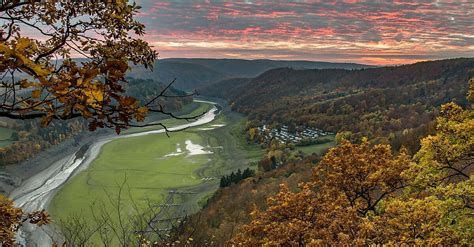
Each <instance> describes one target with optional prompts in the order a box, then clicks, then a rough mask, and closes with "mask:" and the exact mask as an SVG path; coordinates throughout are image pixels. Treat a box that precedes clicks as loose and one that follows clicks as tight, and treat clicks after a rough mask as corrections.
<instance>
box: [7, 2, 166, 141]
mask: <svg viewBox="0 0 474 247" xmlns="http://www.w3.org/2000/svg"><path fill="white" fill-rule="evenodd" d="M139 9H140V7H139V6H137V5H136V4H135V3H129V2H128V1H124V0H117V1H52V0H46V1H39V0H25V1H20V0H6V1H2V2H1V3H0V19H1V22H0V25H1V27H2V28H1V29H0V54H1V56H0V74H1V81H0V86H1V87H2V94H1V97H3V98H2V100H1V102H2V103H1V104H0V116H2V117H8V118H13V119H34V118H41V121H42V123H43V125H44V126H46V125H48V124H49V123H50V121H51V120H52V119H70V118H75V117H83V118H85V119H87V120H88V121H89V128H90V129H91V130H94V129H96V128H97V127H110V128H114V129H115V130H116V131H117V133H119V132H120V130H121V129H123V128H127V127H129V126H132V125H133V121H139V122H140V121H143V120H144V118H145V116H146V115H147V113H148V112H160V113H164V114H168V115H170V116H173V115H172V113H170V112H166V111H165V109H164V108H163V107H162V106H161V105H160V104H155V103H156V102H157V100H158V98H165V97H169V96H171V95H167V94H166V90H167V89H168V88H169V87H166V88H165V90H163V91H162V92H159V93H157V96H156V97H154V98H153V99H151V100H150V101H149V102H147V103H146V104H143V105H140V102H139V101H138V100H137V99H135V98H133V97H130V96H128V95H127V94H126V92H125V84H126V83H127V80H126V79H125V74H126V72H127V70H128V69H129V65H130V64H134V65H142V66H144V67H145V68H151V67H152V65H153V62H154V60H155V58H156V55H157V53H156V52H155V51H154V50H153V49H152V48H151V47H150V46H149V45H148V44H147V43H146V42H145V41H144V40H142V39H140V38H139V37H140V36H142V35H143V34H144V32H145V31H144V30H145V26H144V25H143V24H141V23H140V22H138V21H137V20H135V19H134V15H135V14H136V13H137V12H138V10H139ZM32 32H34V33H35V35H34V36H31V37H27V36H25V35H24V34H25V33H32ZM73 56H80V57H82V59H80V60H77V59H73V58H72V57H73ZM163 127H164V126H163Z"/></svg>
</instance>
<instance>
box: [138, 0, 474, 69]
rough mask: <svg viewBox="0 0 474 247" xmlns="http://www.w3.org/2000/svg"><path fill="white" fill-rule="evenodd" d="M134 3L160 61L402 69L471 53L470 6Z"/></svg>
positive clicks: (473, 20) (473, 6) (473, 7)
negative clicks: (251, 61)
mask: <svg viewBox="0 0 474 247" xmlns="http://www.w3.org/2000/svg"><path fill="white" fill-rule="evenodd" d="M352 2H355V1H345V2H333V3H330V2H329V1H321V2H316V1H294V2H291V3H289V2H287V1H285V2H279V3H275V2H273V3H270V2H268V1H242V2H235V1H233V2H214V1H212V2H211V1H206V2H197V1H170V2H167V1H151V0H150V1H144V0H139V1H138V2H137V3H138V4H139V5H141V6H142V7H143V8H142V10H141V11H142V12H141V13H140V14H139V17H138V19H139V20H141V21H142V22H143V23H144V24H145V25H146V26H147V34H146V36H145V39H146V40H147V41H149V42H150V43H151V44H152V45H153V46H154V47H155V48H156V50H157V51H159V53H160V58H168V57H186V58H190V57H207V58H244V59H260V58H265V59H284V60H295V59H299V60H315V61H316V60H317V61H331V62H358V63H367V64H403V63H412V62H416V61H421V60H432V59H443V58H453V57H473V56H474V1H464V2H459V1H456V2H447V1H433V2H430V1H419V2H412V1H410V2H408V1H393V2H391V1H390V3H389V1H381V2H379V3H373V2H375V1H367V2H365V3H352Z"/></svg>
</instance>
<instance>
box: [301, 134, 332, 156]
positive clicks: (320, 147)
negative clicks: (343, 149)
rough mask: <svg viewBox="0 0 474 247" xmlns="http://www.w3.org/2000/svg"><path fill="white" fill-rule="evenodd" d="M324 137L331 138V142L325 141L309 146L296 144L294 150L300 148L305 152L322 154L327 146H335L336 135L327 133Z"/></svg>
mask: <svg viewBox="0 0 474 247" xmlns="http://www.w3.org/2000/svg"><path fill="white" fill-rule="evenodd" d="M324 138H331V139H332V141H331V142H326V143H323V144H314V145H309V146H297V147H296V150H300V151H302V152H303V153H305V154H312V153H317V154H318V155H323V154H324V153H325V152H326V151H327V150H328V149H329V148H332V147H334V146H336V135H328V136H325V137H324Z"/></svg>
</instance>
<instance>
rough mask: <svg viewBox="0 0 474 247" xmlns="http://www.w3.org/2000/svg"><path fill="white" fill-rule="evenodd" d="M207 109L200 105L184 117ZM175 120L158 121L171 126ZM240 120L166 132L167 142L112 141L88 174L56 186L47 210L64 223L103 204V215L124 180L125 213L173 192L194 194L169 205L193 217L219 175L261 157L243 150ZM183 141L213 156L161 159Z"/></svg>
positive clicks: (229, 117) (233, 116)
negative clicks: (168, 134) (135, 206)
mask: <svg viewBox="0 0 474 247" xmlns="http://www.w3.org/2000/svg"><path fill="white" fill-rule="evenodd" d="M210 107H211V105H209V104H206V103H201V104H200V105H199V107H197V108H196V109H195V110H194V111H193V112H192V113H190V114H189V115H192V114H196V113H201V112H203V111H206V110H209V109H210ZM177 121H179V120H163V121H162V122H163V123H166V124H168V125H169V126H173V125H174V124H176V123H177ZM242 121H244V118H243V117H242V115H240V114H237V113H233V112H230V111H225V113H224V114H220V115H219V116H218V117H217V118H216V119H215V120H214V121H212V122H211V123H208V124H205V125H202V126H197V127H194V128H190V129H187V130H185V131H181V132H176V133H170V137H169V138H167V137H166V135H165V134H150V135H145V136H139V137H129V138H123V139H116V140H113V141H111V142H109V143H107V144H105V145H104V146H103V147H102V150H101V152H100V154H99V156H98V157H97V159H96V160H94V161H93V162H92V164H91V165H90V167H89V168H88V169H86V170H84V171H82V172H80V173H79V174H77V175H76V176H75V177H74V178H72V179H71V180H70V181H68V182H67V183H66V184H65V185H64V186H62V187H61V189H60V190H59V191H58V193H57V194H56V196H55V197H54V198H53V200H52V201H51V203H50V205H49V209H48V210H49V212H50V213H51V215H52V217H53V219H54V220H55V221H60V220H67V219H68V218H69V217H70V216H72V215H81V217H82V218H84V219H87V220H88V221H92V220H93V215H92V210H90V208H91V207H96V205H99V204H100V205H102V204H103V205H104V206H105V209H106V210H107V211H112V210H113V209H114V208H113V206H112V204H111V203H109V202H108V201H107V200H108V199H107V198H108V197H109V196H110V197H111V198H117V196H118V191H119V187H120V186H119V185H120V184H121V183H122V182H123V181H124V179H125V177H126V180H127V196H125V198H122V202H124V203H123V205H126V206H125V208H123V209H122V210H124V211H125V212H132V211H133V208H132V201H133V202H134V203H135V204H136V205H138V206H139V207H141V208H144V207H145V206H146V205H147V203H148V202H149V201H153V202H155V203H161V202H163V200H164V198H166V197H167V196H168V192H169V191H170V190H171V189H179V190H185V191H193V192H195V194H187V195H177V196H175V197H174V201H173V203H182V204H183V209H184V210H186V213H188V214H189V213H193V212H195V211H197V210H199V209H200V208H201V207H202V205H204V203H205V201H207V198H209V197H210V196H211V195H212V193H213V192H214V191H215V190H217V188H218V186H219V180H220V177H221V176H222V175H226V174H228V173H230V172H231V171H235V170H237V169H239V168H240V169H244V168H246V167H247V166H248V164H249V163H250V162H252V161H255V160H257V159H259V158H260V157H261V156H262V154H263V152H264V150H262V149H260V148H259V147H258V146H256V145H255V146H253V147H249V146H248V145H247V144H246V143H245V139H242V138H244V137H243V135H242V134H241V133H240V132H239V131H240V130H241V128H242V123H243V122H242ZM217 125H222V126H217ZM153 128H157V127H156V126H153V127H150V128H139V129H130V130H128V132H137V131H146V130H150V129H153ZM203 128H208V129H207V130H203ZM186 140H191V141H192V142H193V143H197V144H200V145H201V146H203V147H208V149H209V150H211V151H212V152H213V153H212V154H201V155H193V156H188V155H186V154H184V155H179V156H171V157H165V155H167V154H170V153H173V152H176V149H177V145H179V147H180V148H181V149H182V150H183V151H185V150H186V144H185V141H186ZM203 178H206V179H205V180H203ZM128 194H129V196H128Z"/></svg>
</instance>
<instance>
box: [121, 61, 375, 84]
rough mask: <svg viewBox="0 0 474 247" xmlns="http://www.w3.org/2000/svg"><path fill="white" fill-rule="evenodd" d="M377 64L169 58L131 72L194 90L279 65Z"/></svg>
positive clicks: (336, 66)
mask: <svg viewBox="0 0 474 247" xmlns="http://www.w3.org/2000/svg"><path fill="white" fill-rule="evenodd" d="M373 67H375V66H371V65H364V64H356V63H329V62H312V61H284V60H266V59H259V60H244V59H205V58H189V59H188V58H168V59H160V60H158V61H157V62H156V63H155V66H154V71H149V70H145V69H144V68H143V67H137V66H132V71H131V72H129V73H128V76H130V77H134V78H140V79H154V80H158V81H160V82H163V83H166V82H171V81H172V80H174V79H176V83H175V84H174V85H175V87H176V88H178V89H182V90H193V89H197V88H201V87H204V86H206V85H209V84H211V83H215V82H217V81H220V80H223V79H229V78H235V77H255V76H257V75H259V74H261V73H264V72H265V71H267V70H270V69H275V68H293V69H365V68H373Z"/></svg>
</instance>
